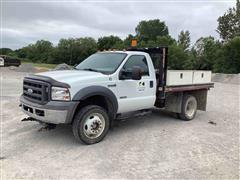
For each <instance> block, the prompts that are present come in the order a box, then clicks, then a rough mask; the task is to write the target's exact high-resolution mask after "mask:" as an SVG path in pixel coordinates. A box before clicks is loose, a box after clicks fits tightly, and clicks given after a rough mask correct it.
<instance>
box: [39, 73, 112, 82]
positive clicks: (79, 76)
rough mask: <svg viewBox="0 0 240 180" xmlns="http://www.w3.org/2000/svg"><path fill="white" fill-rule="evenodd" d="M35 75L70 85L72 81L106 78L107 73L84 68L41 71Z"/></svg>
mask: <svg viewBox="0 0 240 180" xmlns="http://www.w3.org/2000/svg"><path fill="white" fill-rule="evenodd" d="M36 75H40V76H47V77H50V78H52V79H54V80H56V81H59V82H63V83H67V84H69V85H70V86H72V85H73V84H74V83H91V82H94V81H99V80H100V79H103V80H106V79H107V77H108V75H105V74H102V73H99V72H92V71H84V70H63V71H48V72H43V73H37V74H36Z"/></svg>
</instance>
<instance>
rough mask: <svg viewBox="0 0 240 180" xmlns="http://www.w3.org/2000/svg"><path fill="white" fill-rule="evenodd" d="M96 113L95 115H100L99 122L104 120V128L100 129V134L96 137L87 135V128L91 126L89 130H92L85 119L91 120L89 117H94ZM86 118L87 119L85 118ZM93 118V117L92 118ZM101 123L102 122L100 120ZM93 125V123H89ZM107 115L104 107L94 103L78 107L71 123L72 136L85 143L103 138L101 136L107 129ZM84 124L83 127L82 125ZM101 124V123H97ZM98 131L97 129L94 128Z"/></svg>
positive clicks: (92, 142) (95, 141)
mask: <svg viewBox="0 0 240 180" xmlns="http://www.w3.org/2000/svg"><path fill="white" fill-rule="evenodd" d="M96 114H97V117H98V116H100V117H101V122H102V121H104V128H102V129H101V131H100V132H101V134H100V135H99V136H97V137H89V136H90V135H89V134H87V129H89V128H91V130H89V131H91V132H92V131H94V130H92V126H90V124H89V123H88V124H86V123H87V121H93V120H91V117H94V118H95V115H96ZM87 118H88V119H87ZM92 119H93V118H92ZM102 123H103V122H102ZM91 125H93V124H91ZM109 125H110V122H109V117H108V114H107V112H106V111H105V109H103V108H102V107H100V106H96V105H88V106H85V107H83V108H82V109H80V110H79V111H78V112H77V114H76V115H75V117H74V120H73V124H72V130H73V135H74V137H75V138H76V139H77V140H78V141H80V142H82V143H85V144H95V143H98V142H100V141H101V140H103V138H104V137H105V136H106V134H107V132H108V130H109ZM84 126H85V127H84ZM99 126H101V124H100V125H99ZM84 128H85V129H84ZM96 131H98V130H96Z"/></svg>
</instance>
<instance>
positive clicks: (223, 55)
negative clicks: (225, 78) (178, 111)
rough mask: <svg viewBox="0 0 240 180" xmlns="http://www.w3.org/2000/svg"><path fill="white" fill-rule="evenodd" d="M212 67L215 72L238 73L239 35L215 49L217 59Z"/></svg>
mask: <svg viewBox="0 0 240 180" xmlns="http://www.w3.org/2000/svg"><path fill="white" fill-rule="evenodd" d="M213 67H214V71H215V72H222V73H240V36H236V37H234V38H233V39H232V40H229V41H228V42H227V43H225V44H224V45H223V47H222V49H221V50H219V51H217V61H216V63H215V64H214V66H213Z"/></svg>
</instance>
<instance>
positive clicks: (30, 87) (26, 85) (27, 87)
mask: <svg viewBox="0 0 240 180" xmlns="http://www.w3.org/2000/svg"><path fill="white" fill-rule="evenodd" d="M49 88H50V84H48V83H46V82H43V81H38V80H35V79H27V78H25V79H24V80H23V96H24V97H25V98H26V99H28V100H29V101H32V102H35V103H39V104H45V103H46V102H48V100H49Z"/></svg>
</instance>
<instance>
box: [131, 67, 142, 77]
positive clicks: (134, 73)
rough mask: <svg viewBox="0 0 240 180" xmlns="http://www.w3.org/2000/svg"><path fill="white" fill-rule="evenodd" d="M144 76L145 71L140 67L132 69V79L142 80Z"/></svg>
mask: <svg viewBox="0 0 240 180" xmlns="http://www.w3.org/2000/svg"><path fill="white" fill-rule="evenodd" d="M142 75H143V70H142V68H140V67H139V66H134V67H133V69H132V79H133V80H141V79H142Z"/></svg>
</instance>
